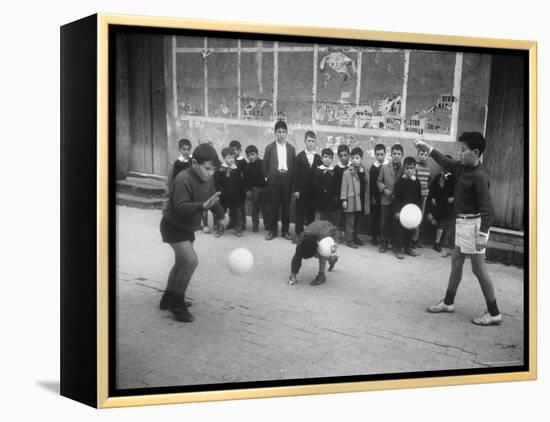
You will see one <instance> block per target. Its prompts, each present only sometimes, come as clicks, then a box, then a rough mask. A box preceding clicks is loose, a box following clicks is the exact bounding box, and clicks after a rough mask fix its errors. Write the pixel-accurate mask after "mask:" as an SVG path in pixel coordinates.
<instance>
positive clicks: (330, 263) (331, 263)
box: [328, 255, 338, 271]
mask: <svg viewBox="0 0 550 422" xmlns="http://www.w3.org/2000/svg"><path fill="white" fill-rule="evenodd" d="M337 262H338V255H332V256H331V257H330V258H329V259H328V270H329V271H332V270H333V269H334V266H335V265H336V263H337Z"/></svg>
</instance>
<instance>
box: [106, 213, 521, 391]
mask: <svg viewBox="0 0 550 422" xmlns="http://www.w3.org/2000/svg"><path fill="white" fill-rule="evenodd" d="M117 220H118V226H117V242H118V243H117V270H118V276H117V316H116V317H117V327H118V330H117V356H116V359H117V383H118V384H117V386H118V387H119V388H141V387H160V386H174V385H194V384H211V383H224V382H245V381H259V380H280V379H295V378H310V377H327V376H345V375H357V374H380V373H394V372H412V371H432V370H442V369H463V368H480V367H492V366H510V365H520V364H522V363H523V354H524V348H523V343H524V341H523V339H524V332H523V303H524V298H523V270H521V269H519V268H516V267H507V266H504V265H501V264H488V269H489V273H490V275H491V277H492V278H493V281H494V283H495V288H496V294H497V299H498V302H499V306H500V308H501V312H503V317H504V319H503V323H502V325H501V326H499V327H477V326H475V325H473V324H471V323H470V319H471V317H473V316H477V315H478V314H480V313H482V312H483V311H484V310H485V303H484V300H483V296H482V294H481V290H480V288H479V285H478V283H477V281H476V279H475V277H474V276H473V274H472V272H471V269H470V266H469V262H468V261H467V262H466V264H465V270H464V279H463V282H462V285H461V286H460V289H459V292H458V294H457V297H456V307H457V309H456V312H455V313H454V314H441V315H432V314H428V313H427V312H426V311H425V308H426V306H428V305H430V304H433V303H435V302H437V301H438V300H440V299H441V298H442V297H443V295H444V293H445V288H446V282H447V277H448V273H449V269H450V260H449V258H447V259H444V258H441V255H440V254H438V253H436V252H435V251H433V250H431V249H428V248H423V249H421V250H420V252H421V253H422V256H419V257H416V258H410V257H406V258H405V259H404V260H403V261H398V260H397V259H396V258H395V257H394V256H393V254H392V253H386V254H380V253H378V251H377V249H376V248H375V247H374V246H371V245H370V244H368V245H366V246H363V247H360V248H359V249H355V250H354V249H350V248H347V247H345V246H340V248H339V249H338V253H339V255H340V260H339V262H338V264H337V265H336V268H335V271H334V272H333V273H327V279H328V281H327V283H325V284H323V285H321V286H316V287H313V286H310V285H309V282H310V281H311V280H313V278H314V277H315V275H316V273H317V269H318V267H317V262H316V261H314V260H311V259H310V260H307V261H304V265H303V266H302V269H301V271H300V274H299V275H298V281H299V282H298V284H296V285H295V286H288V285H287V284H286V281H287V278H288V274H289V268H290V260H291V258H292V255H293V252H294V248H295V246H294V245H292V244H291V243H290V242H289V241H286V240H283V239H282V238H276V239H274V240H272V241H270V242H267V241H265V240H264V238H263V237H264V233H259V234H253V233H251V232H250V231H247V232H245V236H244V237H242V238H237V237H235V236H234V235H233V233H232V232H231V231H228V232H226V234H225V235H224V236H223V237H221V238H219V239H215V238H214V237H213V235H207V234H203V233H202V232H198V233H197V240H196V242H195V249H196V251H197V254H198V256H199V267H198V269H197V271H196V273H195V275H194V277H193V279H192V280H191V284H190V287H189V290H188V296H189V298H190V299H191V300H192V301H193V306H192V308H191V312H192V313H193V315H194V316H195V321H194V322H193V323H191V324H184V323H179V322H176V321H175V320H174V319H173V318H172V316H171V313H170V312H167V311H160V310H159V308H158V303H159V300H160V297H161V295H162V291H163V289H164V287H165V284H166V278H167V275H168V272H169V270H170V268H171V265H172V263H173V255H172V250H171V249H170V247H169V246H168V245H166V244H163V243H162V242H161V239H160V234H159V223H160V212H159V211H148V210H139V209H134V208H127V207H117ZM367 240H368V239H367ZM236 247H246V248H248V249H249V250H250V251H251V252H252V253H253V255H254V259H255V263H254V267H253V268H252V270H251V271H250V272H249V273H247V274H245V275H244V276H235V275H232V274H231V273H229V271H228V270H227V267H226V264H225V260H226V258H227V255H228V254H229V252H231V251H232V250H233V249H234V248H236Z"/></svg>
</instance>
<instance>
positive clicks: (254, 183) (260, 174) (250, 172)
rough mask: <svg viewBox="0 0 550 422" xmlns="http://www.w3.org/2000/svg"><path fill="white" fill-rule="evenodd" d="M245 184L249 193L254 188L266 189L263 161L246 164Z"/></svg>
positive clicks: (257, 160)
mask: <svg viewBox="0 0 550 422" xmlns="http://www.w3.org/2000/svg"><path fill="white" fill-rule="evenodd" d="M244 183H245V189H246V190H247V191H249V190H252V188H264V187H265V186H266V182H265V176H264V169H263V160H262V159H261V158H258V159H256V161H254V162H253V163H246V166H245V168H244Z"/></svg>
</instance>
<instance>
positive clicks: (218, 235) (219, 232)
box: [214, 230, 223, 237]
mask: <svg viewBox="0 0 550 422" xmlns="http://www.w3.org/2000/svg"><path fill="white" fill-rule="evenodd" d="M222 235H223V232H222V231H220V230H216V233H214V237H222Z"/></svg>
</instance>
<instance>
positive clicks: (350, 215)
mask: <svg viewBox="0 0 550 422" xmlns="http://www.w3.org/2000/svg"><path fill="white" fill-rule="evenodd" d="M345 215H346V242H351V241H353V240H354V239H357V238H358V237H359V224H360V223H361V216H362V215H363V213H362V212H361V211H355V212H346V213H345Z"/></svg>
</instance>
